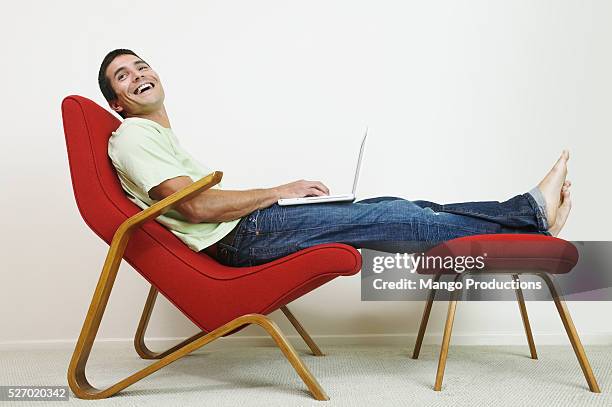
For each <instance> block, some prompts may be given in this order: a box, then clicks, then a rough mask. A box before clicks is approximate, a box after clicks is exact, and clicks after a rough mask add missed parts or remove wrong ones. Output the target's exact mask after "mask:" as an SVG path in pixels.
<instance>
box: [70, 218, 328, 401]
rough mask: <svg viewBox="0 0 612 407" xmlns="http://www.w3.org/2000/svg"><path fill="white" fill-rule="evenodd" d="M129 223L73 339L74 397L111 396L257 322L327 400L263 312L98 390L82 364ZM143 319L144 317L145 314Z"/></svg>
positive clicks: (117, 238) (116, 239)
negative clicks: (230, 333) (90, 381)
mask: <svg viewBox="0 0 612 407" xmlns="http://www.w3.org/2000/svg"><path fill="white" fill-rule="evenodd" d="M129 227H130V226H129V225H128V226H127V227H125V228H124V226H123V225H122V226H121V227H120V229H119V230H118V231H117V232H116V234H115V237H114V238H113V241H112V242H111V246H110V248H109V251H108V254H107V256H106V260H105V262H104V267H103V268H102V273H101V274H100V278H99V279H98V283H97V285H96V289H95V291H94V294H93V297H92V300H91V304H90V305H89V309H88V311H87V315H86V317H85V321H84V322H83V327H82V328H81V333H80V335H79V339H78V340H77V344H76V347H75V349H74V352H73V354H72V358H71V360H70V365H69V366H68V384H69V385H70V388H71V389H72V391H73V392H74V394H75V395H76V396H77V397H78V398H83V399H102V398H106V397H109V396H112V395H114V394H116V393H118V392H119V391H121V390H123V389H125V388H126V387H128V386H130V385H132V384H134V383H136V382H137V381H139V380H141V379H143V378H145V377H147V376H149V375H150V374H152V373H154V372H156V371H158V370H159V369H161V368H163V367H165V366H167V365H168V364H170V363H172V362H174V361H176V360H178V359H180V358H182V357H183V356H185V355H187V354H189V353H191V352H193V351H194V350H196V349H198V348H200V347H202V346H204V345H206V344H208V343H210V342H212V341H214V340H216V339H218V338H219V337H221V336H223V335H225V334H227V333H229V332H232V331H234V330H236V329H238V328H240V327H242V326H245V325H249V324H257V325H259V326H261V327H262V328H263V329H265V330H266V332H267V333H268V334H269V335H270V336H271V337H272V339H273V340H274V342H275V343H276V345H277V346H278V347H279V348H280V350H281V351H282V352H283V354H284V355H285V357H286V358H287V359H288V360H289V362H290V363H291V365H292V366H293V368H294V369H295V370H296V372H297V373H298V375H299V376H300V377H301V378H302V380H303V381H304V383H305V384H306V386H307V387H308V389H309V390H310V392H311V393H312V395H313V397H314V398H315V399H317V400H328V397H327V395H326V394H325V392H324V391H323V389H322V388H321V386H320V385H319V383H318V382H317V380H316V379H315V378H314V376H313V375H312V374H311V373H310V371H309V370H308V368H307V367H306V366H305V365H304V363H303V362H302V360H301V359H300V358H299V356H298V355H297V353H296V352H295V350H294V349H293V347H292V346H291V344H290V343H289V342H288V341H287V339H286V338H285V337H284V336H283V334H282V333H281V331H280V329H279V328H278V326H276V324H275V323H274V322H272V321H271V320H269V319H268V318H267V317H265V316H264V315H258V314H248V315H243V316H240V317H238V318H236V319H234V320H232V321H230V322H228V323H226V324H225V325H223V326H221V327H219V328H217V329H215V330H214V331H212V332H210V333H207V334H204V335H203V336H201V337H199V338H198V339H195V340H193V341H191V342H190V343H187V344H185V345H183V346H181V347H180V348H178V349H176V350H174V351H172V352H171V353H169V354H167V355H166V356H164V357H162V358H161V359H159V360H157V361H156V362H153V363H152V364H150V365H149V366H147V367H145V368H143V369H141V370H139V371H137V372H136V373H134V374H132V375H130V376H128V377H126V378H125V379H122V380H120V381H118V382H117V383H115V384H113V385H111V386H109V387H106V388H104V389H102V390H100V389H96V388H95V387H93V386H92V385H91V384H90V383H89V380H88V379H87V376H86V374H85V370H86V369H85V368H86V366H87V361H88V359H89V355H90V353H91V349H92V347H93V344H94V341H95V339H96V335H97V333H98V329H99V327H100V322H101V321H102V316H103V315H104V311H105V309H106V305H107V304H108V299H109V297H110V293H111V291H112V288H113V285H114V282H115V279H116V277H117V272H118V270H119V265H120V263H121V259H122V257H123V253H124V252H125V247H126V246H127V243H128V240H129V236H130V233H131V229H130V228H129ZM149 294H150V296H149V298H148V300H149V299H151V298H152V299H153V300H154V299H155V294H153V295H151V292H149ZM145 313H148V314H149V316H150V310H147V311H146V312H145ZM146 319H148V316H147V318H146ZM143 327H146V324H144V325H143ZM143 332H144V331H143Z"/></svg>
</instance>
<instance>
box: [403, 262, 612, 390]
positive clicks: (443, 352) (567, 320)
mask: <svg viewBox="0 0 612 407" xmlns="http://www.w3.org/2000/svg"><path fill="white" fill-rule="evenodd" d="M466 274H469V272H468V273H462V274H457V276H456V277H455V281H458V280H462V279H463V277H464V276H465V275H466ZM479 274H482V273H479ZM492 274H511V275H512V279H513V280H514V281H520V280H519V274H535V275H537V276H539V277H540V278H542V279H543V280H544V282H545V283H546V285H547V287H548V289H549V291H550V293H551V295H552V298H553V300H554V302H555V306H556V307H557V311H558V312H559V316H560V317H561V321H562V322H563V326H564V327H565V331H566V332H567V336H568V337H569V340H570V343H571V344H572V348H573V349H574V353H575V354H576V357H577V358H578V363H579V364H580V368H581V369H582V372H583V373H584V377H585V379H586V381H587V384H588V386H589V389H590V390H591V391H592V392H593V393H600V392H601V391H600V389H599V385H598V384H597V380H596V379H595V375H594V374H593V370H592V369H591V365H590V363H589V360H588V358H587V356H586V353H585V351H584V347H583V346H582V342H580V337H579V336H578V332H577V331H576V327H575V326H574V322H573V321H572V318H571V316H570V313H569V311H568V309H567V305H566V304H565V301H564V299H563V297H562V296H561V295H560V294H559V291H558V289H557V287H556V284H555V282H554V276H553V275H551V274H549V273H545V272H533V271H528V272H520V271H519V272H516V271H513V272H508V273H492ZM440 276H441V275H440V274H436V275H435V277H434V281H438V280H439V279H440ZM460 291H461V290H455V291H454V292H453V294H452V295H451V298H450V301H449V303H448V312H447V316H446V324H445V326H444V335H443V337H442V346H441V348H440V357H439V361H438V370H437V372H436V381H435V384H434V390H435V391H441V390H442V380H443V378H444V370H445V367H446V359H447V357H448V348H449V345H450V339H451V333H452V330H453V322H454V320H455V312H456V309H457V301H458V299H459V295H460ZM515 293H516V299H517V302H518V304H519V310H520V312H521V318H522V320H523V326H524V328H525V335H526V336H527V343H528V345H529V351H530V353H531V358H532V359H537V358H538V355H537V353H536V347H535V342H534V340H533V334H532V332H531V326H530V324H529V317H528V316H527V306H526V305H525V298H524V297H523V292H522V290H521V288H520V287H519V288H517V289H516V290H515ZM435 296H436V290H435V289H432V290H430V292H429V296H428V298H427V302H426V304H425V310H424V311H423V317H422V319H421V325H420V327H419V333H418V335H417V340H416V343H415V346H414V352H413V354H412V358H413V359H417V358H418V357H419V352H420V350H421V345H422V343H423V337H424V336H425V330H426V329H427V322H428V321H429V314H430V313H431V308H432V305H433V302H434V299H435Z"/></svg>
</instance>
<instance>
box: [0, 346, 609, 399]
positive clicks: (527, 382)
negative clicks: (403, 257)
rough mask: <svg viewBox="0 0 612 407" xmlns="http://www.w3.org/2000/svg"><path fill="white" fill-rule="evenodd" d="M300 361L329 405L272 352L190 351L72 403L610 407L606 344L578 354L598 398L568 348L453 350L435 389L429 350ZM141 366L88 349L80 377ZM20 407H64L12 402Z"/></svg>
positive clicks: (42, 359) (51, 372)
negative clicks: (111, 392) (585, 360)
mask: <svg viewBox="0 0 612 407" xmlns="http://www.w3.org/2000/svg"><path fill="white" fill-rule="evenodd" d="M296 347H297V349H298V352H299V353H300V355H301V356H302V358H303V361H304V363H305V364H306V365H307V366H308V367H309V368H310V370H311V371H312V372H313V374H314V375H315V376H316V377H317V379H318V381H319V383H321V385H322V386H323V388H324V389H325V391H326V392H327V394H328V395H329V397H330V401H327V402H319V401H316V400H314V399H312V398H311V397H310V395H309V393H308V392H307V390H306V387H305V385H304V384H303V383H302V381H301V380H300V378H299V377H298V376H297V374H296V373H295V372H294V371H293V369H292V368H291V366H290V365H289V363H288V362H286V360H285V359H284V357H283V356H282V354H281V353H280V351H279V350H278V349H276V348H274V347H257V348H243V347H240V348H227V349H225V348H224V349H220V350H215V351H207V350H203V349H201V350H198V351H196V352H195V353H193V354H191V355H188V356H186V357H185V358H183V359H180V360H178V361H177V362H175V363H173V364H171V365H169V366H167V367H165V368H164V369H162V370H160V371H158V372H156V373H154V374H153V375H151V376H149V377H147V378H145V379H144V380H142V381H140V382H138V383H136V384H135V385H133V386H131V387H128V388H127V389H125V390H124V391H122V392H120V393H118V394H117V395H115V396H113V397H111V398H109V399H106V400H99V401H93V402H92V401H85V400H79V399H76V398H74V397H73V396H72V395H71V396H70V400H69V403H70V404H83V405H96V406H103V405H113V406H135V405H137V406H147V405H150V406H159V405H162V406H181V407H182V406H189V405H198V406H200V405H203V404H206V405H209V406H268V407H269V406H321V407H322V406H325V407H332V406H393V405H412V406H495V407H502V406H572V407H578V406H610V405H612V396H611V395H610V391H612V346H591V347H587V348H586V352H587V355H588V357H589V359H590V362H591V365H592V367H593V371H594V373H595V376H596V377H597V379H598V382H599V385H600V387H601V389H602V393H600V394H594V393H591V392H590V391H589V390H588V387H587V385H586V381H585V380H584V376H583V375H582V371H581V370H580V367H579V365H578V362H577V360H576V358H575V356H574V353H573V351H572V349H571V347H569V346H540V347H539V348H538V353H539V360H531V359H530V358H529V351H528V349H527V347H526V346H503V347H500V346H495V347H493V346H451V349H450V353H449V358H448V363H447V367H446V375H445V378H444V384H443V389H442V391H441V392H435V391H433V382H434V379H435V372H436V366H437V358H438V350H439V347H437V346H424V347H423V349H422V351H421V356H420V358H419V360H413V359H411V358H410V354H411V349H409V348H408V347H390V346H384V347H383V346H381V347H375V346H329V347H323V351H324V352H325V353H326V355H327V356H324V357H315V356H312V355H310V354H308V353H307V351H306V348H305V346H302V344H297V342H296ZM71 353H72V349H69V348H66V347H63V349H54V348H49V349H36V350H30V351H26V350H10V351H8V350H4V351H1V352H0V385H5V386H6V385H66V384H67V383H66V370H67V366H68V361H69V359H70V355H71ZM148 363H150V362H149V361H144V360H141V359H139V357H138V355H137V354H136V353H135V351H134V349H133V348H132V347H131V346H129V345H127V344H101V345H99V346H98V345H97V346H96V347H94V350H93V352H92V357H91V358H90V364H89V365H88V369H87V374H88V377H89V379H90V381H91V382H92V384H93V385H94V386H96V387H98V388H101V387H103V386H105V385H110V384H111V383H114V381H117V380H118V379H121V378H123V377H125V376H127V375H129V374H131V373H133V372H134V371H135V370H137V369H139V368H142V367H144V366H146V365H147V364H148ZM4 404H11V405H13V404H15V405H19V406H26V405H29V404H31V405H33V406H41V405H44V404H49V405H56V406H57V405H64V404H63V403H61V402H47V403H45V402H25V401H23V402H19V403H18V404H17V403H15V402H13V403H4Z"/></svg>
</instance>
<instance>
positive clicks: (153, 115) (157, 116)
mask: <svg viewBox="0 0 612 407" xmlns="http://www.w3.org/2000/svg"><path fill="white" fill-rule="evenodd" d="M128 117H140V118H142V119H148V120H152V121H154V122H155V123H157V124H159V125H160V126H163V127H166V128H168V129H169V128H170V127H171V126H170V119H168V114H167V113H166V107H165V106H162V107H161V108H160V109H159V110H156V111H154V112H150V113H144V114H138V115H134V116H128Z"/></svg>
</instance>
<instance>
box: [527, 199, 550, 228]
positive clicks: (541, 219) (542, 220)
mask: <svg viewBox="0 0 612 407" xmlns="http://www.w3.org/2000/svg"><path fill="white" fill-rule="evenodd" d="M523 196H524V197H525V198H526V199H527V202H529V205H530V206H531V208H532V209H533V211H534V213H535V215H536V220H537V222H538V231H539V232H541V233H544V234H546V235H549V236H550V233H549V232H548V220H547V219H546V213H545V212H544V211H543V210H542V208H541V207H540V205H538V202H537V201H536V200H535V198H534V197H533V195H531V194H530V193H525V194H523Z"/></svg>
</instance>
